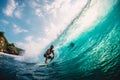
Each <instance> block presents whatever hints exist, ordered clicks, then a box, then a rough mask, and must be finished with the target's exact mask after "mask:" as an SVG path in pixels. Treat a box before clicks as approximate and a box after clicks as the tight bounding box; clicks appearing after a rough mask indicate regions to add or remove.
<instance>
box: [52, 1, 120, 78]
mask: <svg viewBox="0 0 120 80" xmlns="http://www.w3.org/2000/svg"><path fill="white" fill-rule="evenodd" d="M83 14H84V13H83ZM119 14H120V2H119V1H117V2H116V4H115V5H114V6H112V7H111V8H110V12H109V13H107V15H105V16H104V17H102V18H101V19H99V22H98V23H97V24H95V25H92V26H91V28H88V29H86V31H84V32H82V33H81V31H79V30H80V29H81V27H80V25H76V24H81V23H78V22H80V19H81V14H79V16H77V18H76V19H75V20H74V21H73V22H72V23H71V24H70V25H69V26H68V28H67V29H66V30H65V31H64V32H63V33H62V34H61V35H60V37H59V38H58V39H57V40H56V41H55V42H54V44H55V46H56V47H57V49H56V50H58V52H57V53H58V54H57V59H56V60H55V62H56V63H57V66H56V68H55V69H56V71H58V73H59V76H57V77H59V78H60V79H61V80H62V79H65V80H66V79H68V80H118V79H119V75H120V69H119V68H120V15H119ZM93 16H94V14H93ZM74 34H75V35H74ZM76 35H77V36H76Z"/></svg>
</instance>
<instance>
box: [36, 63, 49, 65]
mask: <svg viewBox="0 0 120 80" xmlns="http://www.w3.org/2000/svg"><path fill="white" fill-rule="evenodd" d="M37 65H38V66H46V65H47V64H45V63H40V64H37Z"/></svg>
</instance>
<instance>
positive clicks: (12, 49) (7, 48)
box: [0, 32, 24, 55]
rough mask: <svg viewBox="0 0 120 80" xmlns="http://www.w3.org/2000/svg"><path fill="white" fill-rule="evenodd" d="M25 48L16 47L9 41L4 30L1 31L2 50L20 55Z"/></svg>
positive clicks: (0, 49)
mask: <svg viewBox="0 0 120 80" xmlns="http://www.w3.org/2000/svg"><path fill="white" fill-rule="evenodd" d="M21 51H24V50H23V49H20V48H18V47H15V45H14V44H13V43H9V42H8V40H7V39H6V37H5V36H4V32H0V52H5V53H8V54H13V55H19V54H20V53H21Z"/></svg>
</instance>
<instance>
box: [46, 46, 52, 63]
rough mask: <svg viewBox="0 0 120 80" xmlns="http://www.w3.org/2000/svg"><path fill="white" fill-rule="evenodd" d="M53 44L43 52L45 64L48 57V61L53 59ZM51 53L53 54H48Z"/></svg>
mask: <svg viewBox="0 0 120 80" xmlns="http://www.w3.org/2000/svg"><path fill="white" fill-rule="evenodd" d="M53 48H54V46H53V45H51V46H50V48H49V49H48V50H47V51H46V52H45V54H44V57H45V58H46V59H45V63H46V64H47V60H48V59H50V61H52V60H53V59H54V50H53ZM51 53H52V54H53V56H50V54H51Z"/></svg>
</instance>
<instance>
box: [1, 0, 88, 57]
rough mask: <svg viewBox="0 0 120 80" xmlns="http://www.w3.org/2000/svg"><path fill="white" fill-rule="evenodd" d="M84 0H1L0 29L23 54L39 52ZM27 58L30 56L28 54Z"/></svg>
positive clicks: (85, 0)
mask: <svg viewBox="0 0 120 80" xmlns="http://www.w3.org/2000/svg"><path fill="white" fill-rule="evenodd" d="M86 2H87V0H84V1H83V0H0V31H3V32H5V34H4V35H5V36H6V38H7V39H8V41H9V42H10V43H14V44H15V45H16V46H17V47H20V48H22V49H24V50H25V51H26V52H25V53H26V54H25V55H27V56H28V55H31V54H38V53H40V52H41V51H42V50H43V49H44V48H45V47H46V46H47V45H48V44H50V43H51V42H52V41H54V40H55V39H56V38H57V37H58V36H59V35H60V34H61V33H62V32H63V31H64V30H65V29H66V28H67V26H68V25H69V24H70V22H71V21H72V20H73V19H74V18H75V17H76V16H77V14H78V13H79V12H80V10H81V9H82V8H83V6H84V5H85V3H86ZM28 57H30V56H28Z"/></svg>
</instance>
